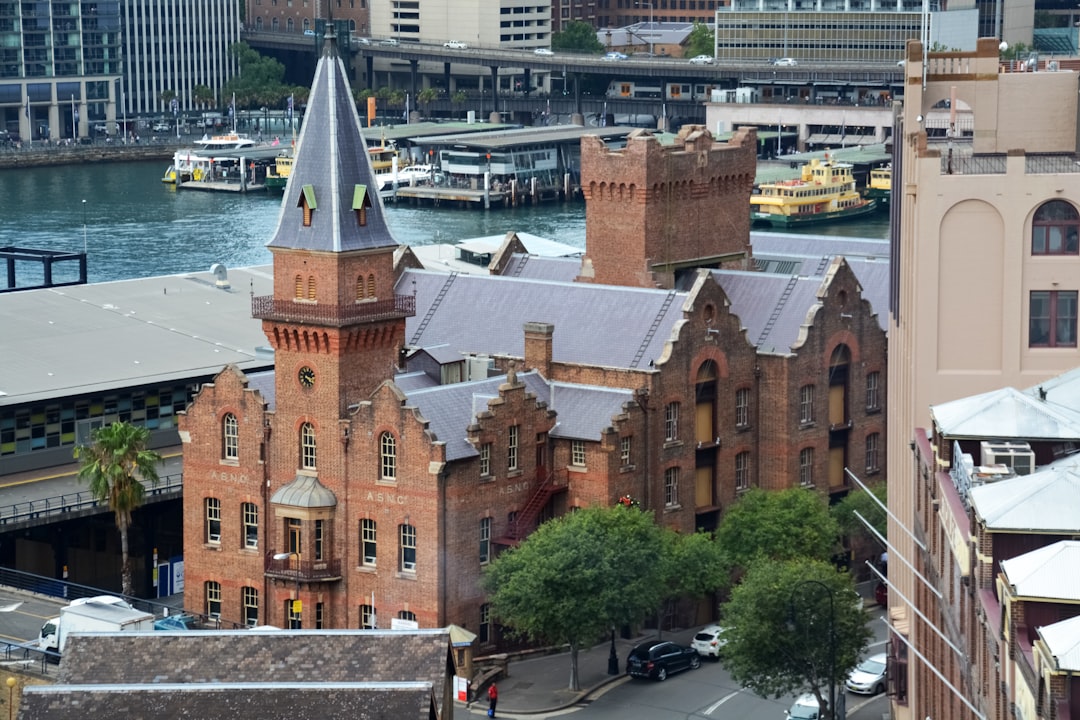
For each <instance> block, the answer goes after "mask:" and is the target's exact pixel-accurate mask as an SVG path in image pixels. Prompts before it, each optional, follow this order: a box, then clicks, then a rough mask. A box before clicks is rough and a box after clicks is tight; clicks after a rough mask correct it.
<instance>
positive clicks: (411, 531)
mask: <svg viewBox="0 0 1080 720" xmlns="http://www.w3.org/2000/svg"><path fill="white" fill-rule="evenodd" d="M398 530H399V536H400V540H399V545H400V546H401V567H400V570H401V571H402V572H409V573H412V572H416V527H415V526H413V525H399V526H398Z"/></svg>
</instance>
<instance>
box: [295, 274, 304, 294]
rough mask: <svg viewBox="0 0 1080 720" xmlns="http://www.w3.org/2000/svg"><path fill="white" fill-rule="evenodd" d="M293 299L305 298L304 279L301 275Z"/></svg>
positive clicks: (297, 278)
mask: <svg viewBox="0 0 1080 720" xmlns="http://www.w3.org/2000/svg"><path fill="white" fill-rule="evenodd" d="M293 297H296V298H302V297H304V278H302V277H300V276H299V275H297V276H296V287H295V289H294V290H293Z"/></svg>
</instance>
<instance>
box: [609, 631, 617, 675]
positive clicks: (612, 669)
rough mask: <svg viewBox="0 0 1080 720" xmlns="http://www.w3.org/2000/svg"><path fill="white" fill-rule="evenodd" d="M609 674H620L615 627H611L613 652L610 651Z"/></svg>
mask: <svg viewBox="0 0 1080 720" xmlns="http://www.w3.org/2000/svg"><path fill="white" fill-rule="evenodd" d="M607 674H608V675H618V674H619V655H618V653H617V652H615V628H614V626H613V627H612V628H611V652H609V653H608V659H607Z"/></svg>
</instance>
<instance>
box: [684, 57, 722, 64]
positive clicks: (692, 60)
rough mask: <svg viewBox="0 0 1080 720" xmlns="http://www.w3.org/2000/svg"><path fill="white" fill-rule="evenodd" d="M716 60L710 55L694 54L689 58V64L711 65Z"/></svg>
mask: <svg viewBox="0 0 1080 720" xmlns="http://www.w3.org/2000/svg"><path fill="white" fill-rule="evenodd" d="M715 62H716V58H714V57H713V56H712V55H695V56H694V57H692V58H690V64H691V65H712V64H713V63H715Z"/></svg>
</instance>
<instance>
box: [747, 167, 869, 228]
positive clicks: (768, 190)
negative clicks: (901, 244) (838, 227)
mask: <svg viewBox="0 0 1080 720" xmlns="http://www.w3.org/2000/svg"><path fill="white" fill-rule="evenodd" d="M876 209H877V201H876V200H873V199H870V198H864V197H863V196H862V195H860V194H859V192H858V190H856V189H855V177H854V176H853V174H852V166H851V164H850V163H842V162H836V161H834V160H830V159H829V156H828V155H826V156H825V159H824V160H819V159H818V158H814V159H813V160H811V161H810V162H809V163H808V164H806V165H803V167H802V174H801V176H800V177H798V178H796V179H794V180H781V181H779V182H774V183H762V184H761V187H760V192H759V193H755V194H754V195H751V196H750V221H751V223H752V224H753V225H755V226H762V225H766V226H768V225H778V226H781V227H784V226H789V225H808V224H811V223H823V222H835V221H837V220H848V219H850V218H856V217H861V216H863V215H867V214H869V213H872V212H874V210H876Z"/></svg>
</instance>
